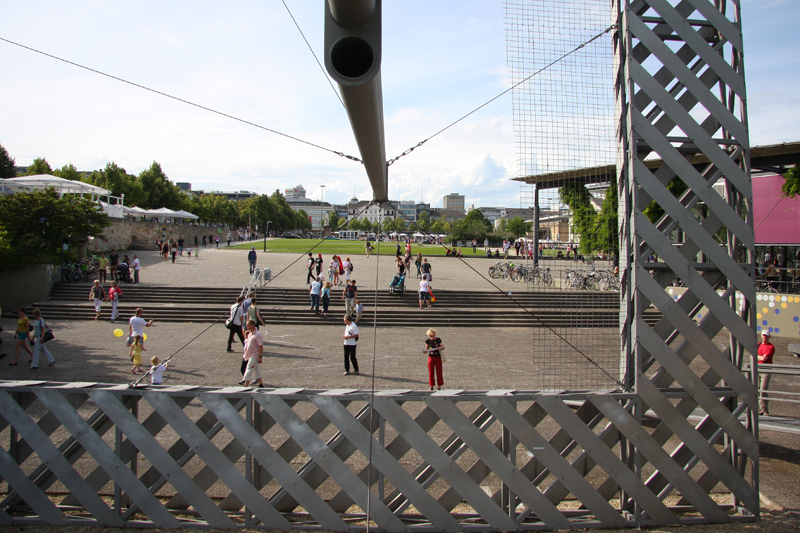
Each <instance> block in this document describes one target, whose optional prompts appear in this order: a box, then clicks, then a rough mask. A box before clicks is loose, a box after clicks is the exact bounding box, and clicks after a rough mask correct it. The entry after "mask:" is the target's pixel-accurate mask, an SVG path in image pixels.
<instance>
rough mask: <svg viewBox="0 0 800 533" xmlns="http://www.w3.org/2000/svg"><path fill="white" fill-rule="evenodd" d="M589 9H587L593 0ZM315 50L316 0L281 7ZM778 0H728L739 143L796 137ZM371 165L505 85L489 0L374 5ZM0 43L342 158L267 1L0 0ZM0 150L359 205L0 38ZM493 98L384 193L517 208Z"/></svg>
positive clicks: (293, 41) (302, 48)
mask: <svg viewBox="0 0 800 533" xmlns="http://www.w3.org/2000/svg"><path fill="white" fill-rule="evenodd" d="M605 1H606V0H603V2H605ZM286 4H287V5H288V6H289V8H290V9H291V12H292V14H293V15H294V17H295V19H296V20H297V22H298V24H299V25H300V27H301V28H302V30H303V32H304V33H305V36H306V38H307V39H308V41H309V43H310V44H311V46H312V48H313V49H314V51H315V53H316V54H317V56H318V57H319V58H320V60H321V58H322V40H323V4H322V2H321V1H316V2H301V1H298V0H286ZM798 20H800V2H797V1H796V0H743V21H744V42H745V66H746V71H747V91H748V106H749V122H750V136H751V143H752V144H753V145H759V144H772V143H778V142H786V141H796V140H800V96H798V94H797V90H796V87H797V86H798V81H799V80H798V77H800V68H798V67H799V66H800V65H799V64H798V63H800V54H798V53H797V52H798V48H797V45H796V39H795V38H794V37H793V36H794V30H795V26H796V22H797V21H798ZM383 32H384V45H383V64H382V81H383V89H384V104H385V123H386V139H387V156H388V157H394V156H396V155H399V154H400V153H402V152H403V151H404V150H406V149H407V148H409V147H411V146H414V145H416V144H417V143H418V142H419V141H421V140H423V139H425V138H427V137H429V136H430V135H432V134H433V133H435V132H436V131H438V130H440V129H441V128H443V127H444V126H446V125H447V124H449V123H451V122H452V121H454V120H456V119H457V118H459V117H461V116H462V115H463V114H465V113H467V112H468V111H471V110H472V109H473V108H475V107H477V106H478V105H480V104H482V103H483V102H485V101H487V100H489V99H490V98H492V97H494V96H495V95H497V94H498V93H500V92H501V91H503V90H505V89H506V88H507V87H508V86H509V78H510V76H509V71H508V68H507V64H506V41H505V33H504V20H503V6H502V3H501V2H500V1H499V0H497V1H493V2H486V1H483V2H479V1H470V0H461V1H458V2H456V1H449V0H447V1H444V0H443V1H440V2H423V1H417V0H406V1H403V2H391V1H387V2H385V3H384V17H383ZM0 37H3V38H6V39H10V40H12V41H16V42H19V43H21V44H24V45H27V46H30V47H32V48H36V49H39V50H42V51H45V52H48V53H51V54H53V55H57V56H60V57H63V58H65V59H69V60H71V61H74V62H76V63H80V64H83V65H86V66H89V67H92V68H94V69H97V70H100V71H103V72H106V73H109V74H112V75H114V76H118V77H121V78H124V79H127V80H130V81H133V82H136V83H138V84H141V85H144V86H147V87H150V88H153V89H156V90H159V91H163V92H165V93H169V94H171V95H174V96H177V97H180V98H183V99H186V100H189V101H192V102H195V103H197V104H200V105H203V106H207V107H210V108H213V109H215V110H219V111H221V112H224V113H228V114H230V115H234V116H236V117H239V118H242V119H245V120H248V121H251V122H254V123H257V124H260V125H263V126H265V127H268V128H271V129H274V130H277V131H280V132H283V133H286V134H289V135H292V136H294V137H298V138H301V139H304V140H307V141H309V142H312V143H315V144H319V145H321V146H324V147H326V148H330V149H332V150H336V151H342V152H344V153H348V154H352V155H356V156H357V155H358V150H357V148H356V145H355V142H354V140H353V138H352V133H351V131H350V128H349V123H348V120H347V116H346V114H345V112H344V109H343V108H342V106H341V104H340V103H339V100H338V99H337V98H336V96H335V94H334V92H333V90H332V89H331V88H330V86H329V85H328V82H327V81H326V79H325V75H324V74H323V73H322V72H321V71H320V69H319V67H318V66H317V64H316V62H315V60H314V57H313V56H312V55H311V53H310V52H309V50H308V48H307V47H306V44H305V43H304V42H303V39H302V37H301V35H300V33H299V32H298V30H297V28H296V27H295V25H294V23H293V22H292V20H291V18H290V16H289V13H288V12H287V10H286V8H285V7H284V5H283V3H282V2H281V1H280V0H267V1H261V2H255V1H245V0H241V1H232V2H225V3H220V2H210V1H192V2H186V1H183V2H181V1H176V2H155V1H137V2H133V1H118V2H108V1H101V0H94V1H89V0H75V1H72V2H57V1H38V0H31V1H26V2H5V3H4V5H3V8H2V10H0ZM0 72H2V73H3V74H2V78H1V80H2V81H0V144H3V146H5V147H6V149H7V150H8V151H9V152H10V154H11V155H12V157H14V158H15V159H16V162H17V164H18V165H26V164H29V163H30V162H31V161H32V160H33V159H34V158H35V157H46V158H47V160H48V161H49V162H50V164H51V165H52V166H54V167H60V166H62V165H65V164H67V163H72V164H74V165H75V166H76V167H78V168H79V169H81V170H93V169H97V168H102V167H103V166H104V165H105V164H106V163H107V162H109V161H114V162H116V163H117V164H118V165H120V166H122V167H124V168H125V169H126V170H127V171H128V172H130V173H138V172H140V171H142V170H143V169H145V168H147V167H148V166H149V165H150V163H151V162H152V161H158V162H159V163H161V165H162V167H163V168H164V170H165V172H166V173H167V175H168V176H169V177H170V178H171V179H172V180H173V181H188V182H190V183H192V186H193V188H195V189H221V190H252V191H258V192H261V193H265V192H272V191H274V190H275V189H280V190H281V191H283V189H284V188H286V187H289V186H292V185H296V184H302V185H303V186H304V187H305V188H306V189H307V191H308V192H309V195H310V196H311V197H313V198H317V199H319V198H320V197H321V196H322V194H323V189H322V188H321V187H320V186H321V185H325V188H324V198H325V200H326V201H332V202H345V201H347V200H348V199H349V198H350V197H352V196H353V194H354V192H355V194H356V196H358V197H359V198H360V199H368V198H370V197H371V192H370V190H369V182H368V180H367V178H366V175H365V174H364V172H363V169H362V168H361V166H360V165H359V164H357V163H354V162H351V161H348V160H346V159H343V158H340V157H338V156H336V155H333V154H331V153H329V152H325V151H323V150H319V149H316V148H312V147H309V146H306V145H303V144H300V143H297V142H295V141H291V140H288V139H284V138H282V137H279V136H276V135H274V134H272V133H269V132H267V131H264V130H260V129H257V128H254V127H252V126H248V125H245V124H241V123H238V122H235V121H232V120H230V119H227V118H224V117H221V116H218V115H214V114H210V113H208V112H206V111H203V110H200V109H196V108H192V107H189V106H187V105H185V104H181V103H179V102H175V101H173V100H169V99H167V98H164V97H163V96H158V95H155V94H152V93H148V92H146V91H143V90H141V89H138V88H135V87H131V86H128V85H124V84H121V83H119V82H117V81H114V80H110V79H108V78H104V77H101V76H98V75H97V74H93V73H91V72H87V71H85V70H81V69H78V68H76V67H74V66H70V65H67V64H64V63H61V62H58V61H55V60H53V59H51V58H47V57H44V56H41V55H38V54H35V53H32V52H30V51H27V50H24V49H21V48H18V47H16V46H13V45H11V44H8V43H5V42H0ZM517 159H518V156H517V153H516V144H515V136H514V131H513V120H512V114H511V96H510V95H507V96H504V97H503V98H500V99H499V100H497V101H495V102H494V103H492V104H491V105H489V106H487V107H486V108H484V109H483V110H481V111H479V112H477V113H476V114H474V115H472V116H470V117H469V118H468V119H466V120H465V121H463V122H461V123H459V124H458V125H457V126H455V127H453V128H451V129H450V130H448V131H446V132H445V133H443V134H441V135H439V136H438V137H436V138H434V139H433V140H431V141H429V142H428V143H426V144H425V145H424V146H422V147H420V148H419V149H417V150H416V151H414V152H413V153H412V154H410V155H408V156H406V157H404V158H402V159H400V160H399V161H397V162H396V163H395V164H394V165H393V166H392V167H390V172H389V177H390V181H389V194H390V197H391V198H393V199H403V200H419V199H424V200H425V201H428V202H431V203H432V204H433V205H434V206H441V202H442V196H443V195H445V194H447V193H450V192H459V193H461V194H464V195H466V197H467V203H468V204H475V205H485V206H496V205H503V206H508V207H516V206H519V203H520V200H519V185H518V184H517V183H516V182H513V181H510V178H513V177H515V176H517V174H518V167H517Z"/></svg>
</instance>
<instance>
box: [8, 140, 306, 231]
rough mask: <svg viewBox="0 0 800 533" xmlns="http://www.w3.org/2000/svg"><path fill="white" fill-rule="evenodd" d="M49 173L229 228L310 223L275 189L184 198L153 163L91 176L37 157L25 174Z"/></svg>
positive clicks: (10, 175) (278, 228) (145, 206)
mask: <svg viewBox="0 0 800 533" xmlns="http://www.w3.org/2000/svg"><path fill="white" fill-rule="evenodd" d="M36 174H50V175H53V176H57V177H60V178H64V179H68V180H73V181H81V182H83V183H89V184H91V185H96V186H98V187H102V188H104V189H107V190H109V191H110V192H111V195H112V196H118V197H121V196H123V195H124V197H125V205H126V206H129V207H130V206H137V207H140V208H142V209H158V208H161V207H166V208H167V209H172V210H173V211H179V210H183V211H188V212H190V213H192V214H194V215H197V216H198V217H199V220H200V221H201V222H207V223H212V224H227V225H229V226H232V227H246V226H251V227H253V228H255V226H258V227H259V229H261V228H266V226H267V221H269V222H270V225H269V227H270V228H271V229H275V230H276V231H290V230H296V229H308V228H310V227H311V223H310V221H309V219H308V214H307V213H306V212H305V211H302V210H300V211H294V210H293V209H292V208H291V207H290V206H289V204H288V203H287V202H286V199H285V198H284V197H283V195H282V194H281V193H280V191H278V190H276V191H275V192H274V193H272V194H271V195H269V196H267V195H264V196H257V197H253V198H248V199H245V200H229V199H228V198H227V197H225V196H222V195H217V194H203V195H200V196H195V195H194V194H187V193H185V192H184V191H182V190H181V189H180V187H178V186H177V185H175V183H173V182H172V181H171V180H170V179H169V178H168V177H167V175H166V174H165V173H164V170H163V169H162V168H161V165H160V164H159V163H157V162H155V161H154V162H153V163H152V164H151V165H150V167H149V168H147V169H145V170H143V171H142V172H140V173H139V174H138V175H136V174H129V173H128V172H127V171H126V170H125V169H124V168H122V167H120V166H119V165H117V164H116V163H114V162H110V163H108V164H106V166H105V168H103V169H100V170H95V171H93V172H88V173H87V172H79V171H78V169H76V168H75V166H74V165H72V164H71V163H70V164H67V165H64V166H63V167H61V168H55V169H53V168H52V167H51V166H50V164H49V163H48V162H47V160H46V159H45V158H43V157H42V158H36V159H34V160H33V163H32V164H31V165H30V166H29V167H28V168H27V170H26V171H25V173H24V174H23V175H25V176H33V175H36ZM0 177H1V178H13V177H16V174H15V173H14V159H13V158H11V157H10V156H9V154H8V152H7V151H6V149H5V148H4V147H3V146H2V145H0Z"/></svg>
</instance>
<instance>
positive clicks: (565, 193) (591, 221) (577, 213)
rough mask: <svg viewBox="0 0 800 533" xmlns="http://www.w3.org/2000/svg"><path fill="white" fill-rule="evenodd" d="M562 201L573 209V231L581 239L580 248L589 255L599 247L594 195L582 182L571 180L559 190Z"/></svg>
mask: <svg viewBox="0 0 800 533" xmlns="http://www.w3.org/2000/svg"><path fill="white" fill-rule="evenodd" d="M558 194H559V196H560V197H561V201H562V202H563V203H565V204H567V205H568V206H569V208H570V209H571V210H572V220H573V232H575V233H577V234H578V236H579V237H578V238H579V239H580V250H581V252H583V253H584V255H589V254H591V253H593V252H594V251H595V250H596V249H597V212H596V211H595V209H594V207H593V205H592V195H591V193H590V192H589V190H588V189H587V188H586V187H585V186H584V185H582V184H580V183H574V182H570V183H567V184H566V185H564V186H563V187H561V189H559V191H558Z"/></svg>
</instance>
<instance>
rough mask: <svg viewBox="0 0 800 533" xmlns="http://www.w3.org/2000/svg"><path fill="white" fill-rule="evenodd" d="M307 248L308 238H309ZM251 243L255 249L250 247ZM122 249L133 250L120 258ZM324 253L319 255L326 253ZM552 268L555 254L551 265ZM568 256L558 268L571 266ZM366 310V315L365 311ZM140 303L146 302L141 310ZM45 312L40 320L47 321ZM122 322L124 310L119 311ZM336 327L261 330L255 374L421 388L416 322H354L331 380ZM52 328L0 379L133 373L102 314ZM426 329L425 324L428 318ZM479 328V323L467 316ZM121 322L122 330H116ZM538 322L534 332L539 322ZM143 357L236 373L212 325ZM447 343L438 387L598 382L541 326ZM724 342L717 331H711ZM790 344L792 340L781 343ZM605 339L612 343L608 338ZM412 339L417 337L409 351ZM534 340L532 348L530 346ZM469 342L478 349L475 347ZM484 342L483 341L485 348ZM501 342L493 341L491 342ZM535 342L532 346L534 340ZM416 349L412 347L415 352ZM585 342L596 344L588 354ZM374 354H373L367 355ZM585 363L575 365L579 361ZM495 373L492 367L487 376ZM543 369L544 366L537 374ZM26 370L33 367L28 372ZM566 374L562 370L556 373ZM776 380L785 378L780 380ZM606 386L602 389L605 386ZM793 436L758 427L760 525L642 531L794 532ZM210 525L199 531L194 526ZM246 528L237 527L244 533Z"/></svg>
mask: <svg viewBox="0 0 800 533" xmlns="http://www.w3.org/2000/svg"><path fill="white" fill-rule="evenodd" d="M309 243H310V245H313V243H312V241H309ZM257 249H258V248H257ZM135 253H137V254H138V255H139V257H140V259H141V260H142V264H143V267H144V270H143V271H142V276H141V277H142V281H143V283H144V284H145V285H146V284H148V283H157V284H171V285H174V286H181V287H186V290H202V287H210V286H214V287H217V286H231V287H233V286H240V285H243V284H245V283H246V282H247V280H248V279H249V277H250V276H249V274H248V265H247V260H246V251H244V250H225V249H224V248H220V249H201V252H200V258H199V259H196V260H195V259H191V260H190V259H187V258H181V257H179V258H178V261H177V262H176V263H175V264H172V263H171V262H167V263H164V262H163V261H161V259H160V257H158V255H157V254H156V252H155V251H152V252H150V251H144V252H142V251H137V252H135ZM129 255H131V256H132V253H131V254H129ZM297 259H298V257H297V256H289V255H285V254H263V253H259V264H260V266H264V265H266V266H268V267H269V268H271V269H272V272H273V275H275V274H278V273H279V272H281V271H283V273H282V274H281V275H280V276H278V277H277V278H275V279H274V281H273V282H272V283H271V286H273V287H287V288H288V287H292V288H297V287H303V286H305V261H304V259H303V257H302V256H301V257H300V258H299V260H298V261H297V262H294V261H295V260H297ZM327 259H328V260H329V258H327ZM353 259H354V261H355V267H356V268H355V272H354V275H353V277H354V278H356V279H357V280H358V284H359V286H360V287H361V288H362V291H364V292H366V291H368V290H374V289H375V287H376V286H377V287H378V288H379V290H383V289H384V288H385V286H388V283H389V280H390V279H391V277H392V276H393V275H394V264H393V262H392V261H391V258H387V257H385V256H384V257H382V258H381V259H380V260H378V259H377V258H376V257H375V256H373V257H372V258H369V259H367V258H365V257H363V256H361V257H359V258H353ZM553 263H554V264H555V263H556V262H555V261H553ZM432 264H433V275H434V287H438V288H445V289H453V290H456V289H465V290H469V289H470V288H471V289H480V290H488V289H491V288H492V286H491V285H490V284H489V283H488V282H487V281H485V280H483V279H482V278H481V277H480V276H479V275H478V274H477V273H476V272H474V271H472V270H471V269H470V268H469V267H468V266H464V265H462V264H461V263H460V262H459V261H457V260H455V259H450V258H434V259H433V260H432ZM490 264H492V262H490V261H489V260H486V259H471V260H469V261H468V265H470V266H472V267H473V268H475V269H476V270H478V272H480V273H481V274H483V273H485V272H486V269H487V268H488V266H490ZM571 265H572V263H570V265H569V266H571ZM493 282H494V283H495V284H497V285H498V286H499V287H500V288H502V289H503V290H504V291H506V290H509V291H520V290H525V289H524V285H520V284H515V283H512V282H510V281H503V280H493ZM367 312H372V310H371V309H367ZM146 316H147V311H146V310H145V317H146ZM46 318H47V317H45V319H46ZM124 318H127V317H124ZM330 321H331V322H333V323H335V324H337V326H336V327H322V326H323V325H322V324H321V323H320V322H318V321H317V322H312V323H310V324H309V325H308V326H280V327H279V326H269V325H268V327H267V330H268V333H267V335H266V336H265V341H266V347H265V355H266V358H265V363H264V364H263V365H262V371H263V372H264V375H265V382H266V383H268V384H270V385H272V386H276V387H287V386H292V387H307V388H316V389H320V388H342V387H346V388H364V389H369V388H370V387H371V386H372V385H373V372H372V365H373V362H374V364H375V372H374V386H375V388H376V389H420V388H426V387H427V372H426V368H425V362H424V356H422V354H421V353H419V352H420V349H421V344H422V342H423V341H424V332H423V331H417V329H416V328H385V329H382V330H379V331H378V332H377V337H376V336H375V335H374V334H373V331H372V330H371V328H370V329H368V330H367V328H364V329H365V331H362V338H361V340H360V342H359V361H360V363H361V367H362V368H361V371H362V375H360V376H347V377H344V376H342V370H343V369H342V366H343V365H342V349H341V338H339V335H340V327H341V329H343V325H342V326H339V324H341V319H340V318H339V317H338V315H334V314H332V315H331V319H330ZM0 325H2V326H3V328H4V329H5V330H6V333H3V338H4V340H5V341H6V342H5V344H4V348H5V350H4V351H6V352H9V351H11V352H12V353H13V345H12V340H11V335H10V334H9V333H8V331H10V330H11V329H13V322H12V321H11V320H8V319H5V320H0ZM50 325H51V326H52V327H53V329H54V331H55V332H56V340H54V341H53V342H52V343H50V344H48V346H49V347H50V348H51V351H52V352H53V355H54V356H55V357H56V359H57V361H58V363H57V364H56V365H55V366H54V367H46V366H44V365H42V366H40V369H39V370H37V371H36V372H31V371H28V370H27V369H26V367H27V365H26V364H25V363H26V362H27V355H23V357H22V358H21V364H20V365H18V366H17V367H14V368H9V367H8V366H7V364H6V361H9V359H8V358H6V359H4V360H3V361H2V362H3V365H2V366H0V379H21V380H24V379H33V378H35V379H38V380H52V381H89V382H93V381H96V382H104V383H126V382H130V381H131V380H132V379H134V376H133V375H132V374H131V373H130V371H129V366H130V364H129V363H128V361H127V349H126V348H125V347H124V341H123V340H122V339H119V338H116V337H114V335H113V330H114V329H116V328H117V327H120V326H118V325H114V324H110V323H108V322H103V321H100V322H83V321H81V322H71V321H59V322H53V323H52V324H50ZM432 326H434V327H435V324H432ZM476 326H480V324H476ZM123 329H125V330H127V327H126V326H123ZM539 329H541V328H539ZM146 332H147V333H148V335H149V339H148V341H147V343H146V348H147V349H148V352H147V353H146V354H145V355H146V356H151V355H159V356H160V357H162V359H163V358H164V357H165V356H168V355H170V354H172V353H175V352H176V351H177V350H180V351H179V353H178V355H177V356H176V357H175V359H174V364H173V365H172V366H171V368H170V369H169V370H168V371H167V373H166V378H167V380H166V381H165V384H169V385H210V386H219V385H232V384H234V383H235V382H236V381H237V380H238V379H240V376H239V373H238V370H239V357H240V355H239V354H238V353H233V354H232V353H226V352H225V351H224V348H225V341H226V338H227V330H226V329H225V328H224V326H223V325H222V324H216V325H212V326H209V325H207V324H194V323H180V324H176V323H156V324H154V325H153V327H151V328H149V329H147V330H146ZM439 335H440V336H441V337H442V338H443V339H444V341H445V344H446V345H447V347H448V351H447V355H448V359H449V360H448V362H447V363H446V364H445V388H447V389H471V390H474V389H525V390H531V389H533V390H536V389H543V388H546V389H557V388H571V389H578V388H584V389H586V388H604V386H603V382H604V380H605V378H603V377H602V376H600V377H598V376H597V372H592V370H591V367H586V366H585V365H586V362H585V361H582V360H581V359H580V358H579V357H578V358H576V360H575V361H572V362H571V364H572V366H573V367H574V368H576V369H581V368H583V371H582V372H580V373H582V374H584V375H587V376H590V377H589V378H587V379H588V381H587V382H586V383H583V384H581V383H579V382H575V381H569V380H567V377H568V378H569V379H573V380H574V376H575V375H577V374H578V372H572V373H567V372H563V371H562V372H561V374H562V378H563V379H564V380H566V381H564V382H559V381H557V380H558V379H559V377H558V372H553V371H552V369H553V368H561V369H562V370H563V368H567V367H568V366H569V365H568V364H567V363H569V362H568V361H563V360H559V361H558V365H552V364H548V363H551V362H552V361H549V360H548V357H547V354H548V353H550V352H548V350H547V348H549V347H551V346H552V344H553V342H555V341H554V340H553V339H552V338H548V337H547V335H548V332H546V331H544V330H541V331H535V332H534V333H533V338H532V336H531V332H530V330H521V329H515V328H448V329H444V330H440V331H439ZM613 337H614V332H602V331H590V332H587V333H586V334H585V336H584V339H589V340H590V339H592V338H595V339H600V340H601V341H602V343H605V344H608V339H609V338H611V339H612V341H613ZM722 340H724V339H722ZM595 342H596V344H598V345H597V346H594V347H593V346H592V345H591V342H590V343H589V344H588V345H587V346H586V348H585V351H586V353H595V352H596V350H599V349H601V348H603V349H607V348H608V346H600V345H599V344H600V342H598V341H595ZM774 342H775V344H776V346H777V354H778V356H777V358H776V363H783V364H791V363H794V362H796V360H794V359H792V358H791V357H790V356H788V355H787V352H786V344H788V342H790V341H789V340H787V339H784V338H780V337H776V338H775V339H774ZM791 342H797V341H796V340H791ZM611 344H612V346H613V344H614V343H613V342H612V343H611ZM417 345H420V346H418V347H417ZM532 345H533V346H537V347H539V349H538V350H534V349H533V348H532ZM476 347H479V348H477V349H476ZM484 347H485V348H484ZM498 347H501V349H497V348H498ZM542 347H543V348H542ZM417 348H419V349H417ZM593 348H595V351H594V352H593ZM373 354H375V357H374V358H373ZM581 365H584V366H581ZM497 369H502V370H503V371H501V372H498V371H497ZM548 369H550V372H549V373H548ZM33 374H35V375H33ZM564 376H566V377H564ZM783 379H784V380H786V378H783ZM608 386H609V385H608V383H607V382H606V385H605V387H608ZM794 386H796V384H794V383H790V382H789V380H786V382H785V383H782V382H781V380H780V379H776V378H773V387H774V388H778V387H780V388H782V389H783V390H787V389H786V388H784V387H794ZM793 405H794V404H784V403H781V404H778V403H775V404H773V406H772V407H771V409H770V410H771V411H772V412H773V414H779V415H783V416H791V417H795V418H796V417H798V415H800V412H798V409H796V408H794V407H793ZM798 440H800V439H798V438H797V436H796V435H791V434H785V433H775V432H770V431H762V434H761V493H762V496H763V510H762V513H763V515H762V518H763V519H762V521H761V522H760V523H758V524H738V525H725V526H691V527H677V528H657V529H653V531H685V530H687V529H688V530H693V531H695V530H696V531H731V532H734V531H736V532H738V531H745V530H756V529H758V530H764V531H776V532H777V531H797V530H798V528H800V491H798V490H797V480H798V479H800V442H798ZM105 529H106V528H94V527H93V528H86V527H70V528H50V527H39V526H37V527H19V526H15V527H4V528H0V531H12V530H13V531H36V532H43V533H48V532H50V531H59V532H61V531H68V532H71V531H75V532H77V531H84V530H85V531H92V532H98V531H104V530H105ZM203 531H210V530H207V529H206V530H203ZM245 531H247V530H245Z"/></svg>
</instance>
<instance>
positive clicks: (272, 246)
mask: <svg viewBox="0 0 800 533" xmlns="http://www.w3.org/2000/svg"><path fill="white" fill-rule="evenodd" d="M251 246H255V247H256V251H257V252H262V251H264V242H263V241H259V242H258V243H256V244H253V243H251V244H235V245H232V246H231V249H235V250H249V249H250V247H251ZM405 246H406V245H405V244H404V243H401V244H400V247H401V249H402V251H403V252H405V249H406V248H405ZM220 248H227V246H225V245H224V244H223V245H222V246H220ZM312 248H313V250H312ZM378 249H379V247H378V243H376V242H373V243H372V253H373V254H376V253H378ZM396 250H397V246H396V244H395V243H393V242H382V243H380V255H391V256H393V255H395V253H396ZM267 251H268V252H273V253H287V254H302V253H308V252H309V251H310V252H312V253H314V254H322V255H331V254H337V255H343V256H350V255H352V256H358V255H364V241H344V240H330V239H326V240H325V241H323V242H322V243H320V241H319V240H318V239H267ZM446 251H447V248H446V247H445V246H440V245H437V244H416V243H412V244H411V252H412V253H413V254H414V255H416V254H417V253H418V252H422V255H423V256H444V255H445V253H446ZM555 253H556V251H555V250H545V251H544V254H545V255H546V256H555ZM461 254H462V255H463V257H486V254H485V253H484V252H483V247H482V246H479V247H478V248H477V250H476V251H475V253H474V254H473V253H472V247H465V248H461ZM513 256H515V252H514V248H513V247H512V248H511V255H509V258H511V257H513Z"/></svg>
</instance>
